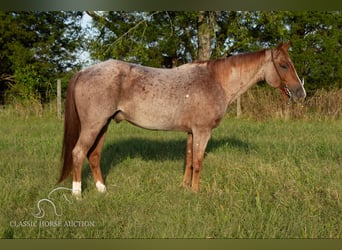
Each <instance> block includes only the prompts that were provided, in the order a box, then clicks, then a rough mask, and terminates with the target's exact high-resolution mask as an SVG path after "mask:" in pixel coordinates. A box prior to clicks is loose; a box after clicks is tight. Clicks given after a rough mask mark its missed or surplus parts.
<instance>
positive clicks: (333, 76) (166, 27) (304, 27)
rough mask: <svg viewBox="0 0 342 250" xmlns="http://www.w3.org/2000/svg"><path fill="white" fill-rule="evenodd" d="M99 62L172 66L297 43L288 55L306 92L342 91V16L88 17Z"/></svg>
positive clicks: (277, 13)
mask: <svg viewBox="0 0 342 250" xmlns="http://www.w3.org/2000/svg"><path fill="white" fill-rule="evenodd" d="M89 14H90V15H91V16H92V17H93V25H94V27H95V30H97V32H96V33H95V35H94V36H93V38H92V39H91V41H90V45H91V46H90V50H91V56H92V58H93V59H96V60H100V61H102V60H105V59H108V58H116V59H121V60H125V61H129V62H133V63H139V64H143V65H148V66H155V67H173V66H177V65H180V64H183V63H187V62H191V61H194V60H196V59H201V60H203V59H208V58H213V59H214V58H220V57H224V56H229V55H234V54H237V53H245V52H250V51H256V50H260V49H263V48H269V47H272V46H275V45H277V44H278V43H280V42H285V41H288V40H291V41H292V47H291V49H290V51H289V53H290V56H291V57H292V59H293V61H294V64H295V67H296V69H297V72H298V75H299V76H300V78H301V77H305V82H306V88H307V89H308V90H309V92H310V91H314V90H315V89H318V88H326V89H329V88H334V87H342V68H341V67H342V57H341V56H340V55H341V44H342V32H341V31H342V15H341V12H340V11H334V12H317V11H315V12H312V11H301V12H292V11H218V12H209V11H201V12H173V11H171V12H170V11H158V12H89Z"/></svg>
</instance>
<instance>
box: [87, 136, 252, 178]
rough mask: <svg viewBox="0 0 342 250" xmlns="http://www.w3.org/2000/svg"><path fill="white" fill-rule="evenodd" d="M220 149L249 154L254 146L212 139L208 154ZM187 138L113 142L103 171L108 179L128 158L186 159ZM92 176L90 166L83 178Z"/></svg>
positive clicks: (103, 160) (105, 152) (107, 149)
mask: <svg viewBox="0 0 342 250" xmlns="http://www.w3.org/2000/svg"><path fill="white" fill-rule="evenodd" d="M220 147H228V148H233V149H237V150H239V151H243V152H245V153H248V152H249V151H250V150H251V148H252V145H250V143H247V142H244V141H241V140H240V139H237V138H235V137H228V138H222V139H215V138H212V139H210V141H209V142H208V146H207V148H206V153H208V152H212V151H215V150H216V149H218V148H220ZM185 148H186V138H184V140H181V139H174V140H162V139H146V138H135V137H132V138H129V139H123V140H117V141H112V142H110V143H107V144H105V146H104V149H103V152H102V157H101V171H102V174H103V178H104V179H106V177H107V175H108V173H109V171H110V169H111V168H114V167H116V165H118V164H119V163H120V162H122V161H124V160H125V159H127V158H137V157H139V158H141V159H143V160H146V161H147V160H152V161H153V160H154V161H162V160H180V159H185ZM90 175H91V170H90V167H89V164H87V166H85V167H84V168H83V172H82V178H87V177H89V176H90Z"/></svg>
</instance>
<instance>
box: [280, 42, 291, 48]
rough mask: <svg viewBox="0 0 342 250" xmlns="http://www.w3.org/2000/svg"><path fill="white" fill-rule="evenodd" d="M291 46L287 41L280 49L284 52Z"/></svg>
mask: <svg viewBox="0 0 342 250" xmlns="http://www.w3.org/2000/svg"><path fill="white" fill-rule="evenodd" d="M290 46H291V41H290V40H289V41H288V42H287V43H283V45H282V47H283V49H285V50H288V49H289V48H290Z"/></svg>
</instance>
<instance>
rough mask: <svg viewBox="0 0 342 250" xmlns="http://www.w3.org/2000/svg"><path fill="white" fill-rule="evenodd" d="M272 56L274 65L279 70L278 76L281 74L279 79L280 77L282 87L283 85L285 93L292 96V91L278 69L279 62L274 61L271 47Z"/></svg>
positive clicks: (277, 70)
mask: <svg viewBox="0 0 342 250" xmlns="http://www.w3.org/2000/svg"><path fill="white" fill-rule="evenodd" d="M271 57H272V63H273V65H274V68H275V70H276V72H277V74H278V76H279V79H280V82H281V87H282V89H283V92H284V94H286V95H288V96H289V97H290V98H291V96H292V95H291V92H290V90H289V88H288V87H287V84H286V81H285V80H284V79H283V78H282V77H281V74H280V72H279V69H278V67H277V64H276V63H275V61H274V56H273V49H271Z"/></svg>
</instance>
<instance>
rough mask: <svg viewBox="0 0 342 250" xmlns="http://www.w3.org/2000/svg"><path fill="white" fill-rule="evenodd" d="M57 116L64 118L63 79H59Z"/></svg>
mask: <svg viewBox="0 0 342 250" xmlns="http://www.w3.org/2000/svg"><path fill="white" fill-rule="evenodd" d="M57 118H58V119H62V88H61V79H58V80H57Z"/></svg>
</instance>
